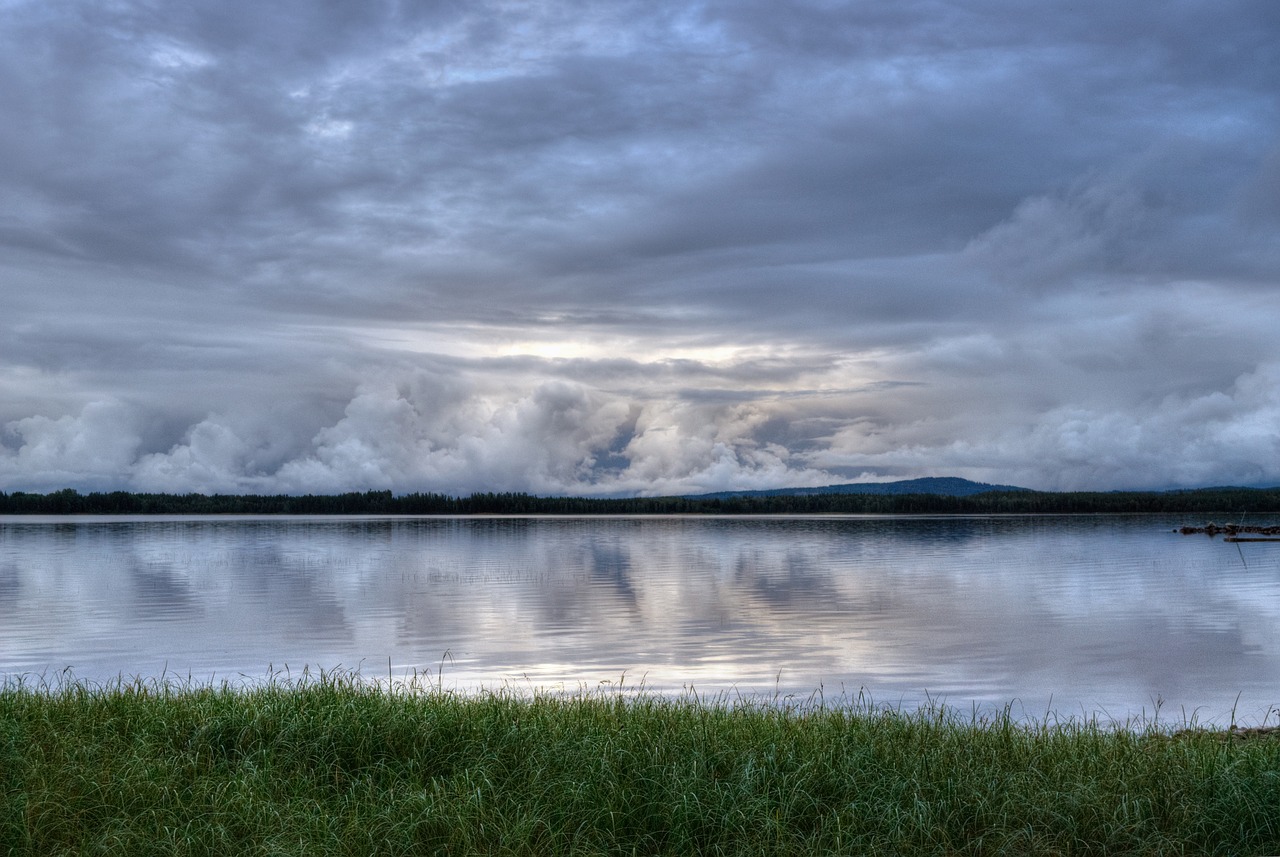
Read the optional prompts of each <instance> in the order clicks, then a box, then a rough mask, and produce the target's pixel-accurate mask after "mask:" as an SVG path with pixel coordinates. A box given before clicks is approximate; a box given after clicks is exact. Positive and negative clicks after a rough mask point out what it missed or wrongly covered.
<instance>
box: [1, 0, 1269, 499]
mask: <svg viewBox="0 0 1280 857" xmlns="http://www.w3.org/2000/svg"><path fill="white" fill-rule="evenodd" d="M0 9H2V10H3V14H2V17H0V110H3V112H4V115H5V117H6V122H5V125H4V128H3V129H0V190H2V191H3V193H0V277H2V280H0V423H2V424H3V428H2V429H0V488H9V489H12V488H22V487H31V488H42V489H43V488H56V487H61V486H62V485H64V484H71V485H75V486H77V487H107V486H125V487H141V488H149V487H156V488H164V489H166V490H187V489H200V490H214V489H216V490H342V489H347V488H363V487H392V488H395V489H397V490H401V489H403V490H410V489H424V490H456V491H466V490H477V489H486V488H494V487H500V488H513V489H529V490H539V491H573V492H595V491H604V492H626V491H643V492H660V491H669V490H671V491H674V490H700V489H704V488H705V489H710V488H720V487H733V486H741V487H765V486H768V485H774V484H801V483H804V484H809V483H815V482H823V481H834V480H835V479H836V478H837V477H840V478H845V477H847V476H849V475H854V476H856V475H858V474H859V473H864V472H865V473H867V474H873V475H874V474H881V475H927V474H930V473H958V474H960V475H968V476H972V477H975V478H982V479H987V480H988V481H999V482H1011V481H1018V480H1021V481H1023V482H1025V483H1027V484H1031V485H1034V486H1037V487H1098V488H1109V487H1141V486H1148V485H1150V486H1162V485H1173V484H1194V483H1198V482H1202V481H1208V482H1228V481H1249V482H1280V469H1278V466H1277V464H1276V462H1277V461H1280V456H1277V455H1276V453H1277V452H1278V451H1280V450H1278V449H1277V445H1276V444H1277V441H1276V436H1277V432H1276V431H1275V426H1276V425H1277V424H1278V421H1280V403H1278V402H1277V398H1276V394H1275V393H1274V392H1273V390H1274V387H1273V383H1274V382H1275V379H1276V378H1277V377H1278V373H1280V357H1278V356H1277V354H1276V351H1275V347H1274V330H1275V327H1276V322H1277V321H1280V297H1277V295H1276V293H1275V289H1274V286H1275V285H1276V273H1275V272H1276V271H1277V270H1280V242H1276V241H1275V240H1274V237H1275V234H1276V229H1277V226H1280V168H1278V167H1277V164H1280V154H1278V153H1280V97H1278V96H1277V94H1276V89H1275V81H1276V80H1280V39H1278V38H1277V36H1280V9H1278V8H1277V7H1276V6H1275V4H1273V3H1270V2H1264V0H1259V2H1247V0H1237V1H1236V2H1228V3H1225V4H1224V3H1212V4H1211V3H1206V2H1175V3H1159V4H1157V3H1149V2H1138V3H1126V4H1108V3H1102V2H1090V3H1074V4H1070V5H1056V6H1051V7H1041V6H1032V5H1026V4H1019V3H1010V2H1004V0H970V2H959V0H956V2H944V0H929V2H902V3H892V4H889V3H851V4H827V3H816V2H813V3H807V2H758V3H756V2H732V3H715V2H708V3H703V4H694V5H689V4H674V3H672V4H665V3H643V4H639V3H637V4H627V3H618V4H606V5H601V4H578V3H573V2H555V3H545V4H538V5H535V6H527V5H524V4H507V3H501V2H489V3H465V4H464V3H444V2H442V3H411V2H399V3H397V2H381V3H376V2H375V3H366V4H351V3H337V2H335V3H319V4H317V3H301V2H297V3H275V4H267V5H264V4H253V3H240V2H229V3H218V4H214V3H190V4H181V5H178V6H174V5H172V4H159V3H145V2H118V3H107V4H103V3H89V2H84V3H74V2H73V3H66V4H53V5H51V4H38V3H34V2H7V3H4V4H3V5H2V6H0ZM1156 449H1159V450H1164V452H1163V453H1162V454H1156V453H1155V452H1153V450H1156Z"/></svg>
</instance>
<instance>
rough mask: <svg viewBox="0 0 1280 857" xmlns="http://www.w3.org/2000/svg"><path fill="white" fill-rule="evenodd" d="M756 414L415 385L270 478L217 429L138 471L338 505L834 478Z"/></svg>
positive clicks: (359, 402) (379, 400) (612, 398)
mask: <svg viewBox="0 0 1280 857" xmlns="http://www.w3.org/2000/svg"><path fill="white" fill-rule="evenodd" d="M769 417H770V413H769V411H768V409H767V408H762V407H759V406H756V405H705V404H689V403H672V402H664V401H655V402H648V403H643V404H637V403H635V402H632V401H631V400H630V399H628V398H626V397H623V396H620V395H617V394H612V393H607V392H604V391H601V390H598V389H594V388H592V387H589V386H587V385H584V384H580V383H574V382H571V381H565V380H557V379H549V380H542V381H540V382H537V383H535V384H534V385H533V386H532V388H531V389H528V390H527V391H524V392H520V391H514V392H512V391H508V392H506V393H503V392H501V391H495V390H483V389H480V388H477V387H469V386H468V385H466V384H465V383H462V382H459V381H458V380H457V379H450V380H443V381H442V380H441V379H440V378H439V377H436V376H430V375H427V374H425V373H417V374H414V375H412V376H406V377H402V378H399V379H392V378H384V379H383V380H382V381H380V382H377V383H369V384H366V385H365V386H363V387H362V388H361V389H360V390H359V391H357V393H356V395H355V396H354V397H353V398H352V399H351V401H350V403H349V404H348V405H347V407H346V409H345V412H344V414H343V416H342V418H341V419H339V420H338V421H337V422H336V423H334V424H332V425H329V426H325V427H323V428H321V429H320V430H319V431H318V432H316V434H315V437H314V439H313V441H312V443H311V445H310V448H309V449H308V450H306V451H304V452H302V453H301V454H298V455H296V456H294V457H292V458H290V459H289V460H287V461H285V462H283V463H282V464H281V465H280V466H279V467H278V468H276V469H275V470H274V471H271V472H267V471H265V470H263V469H262V467H261V465H260V464H255V461H256V460H259V461H260V460H261V458H262V455H261V454H260V451H259V450H257V448H256V447H255V445H254V444H253V443H252V442H250V441H249V440H247V439H246V438H245V437H244V436H242V435H241V434H240V433H238V432H237V430H236V429H235V428H233V427H232V426H231V425H230V424H229V422H230V421H228V420H226V419H223V418H216V417H210V418H208V419H206V420H203V421H202V422H200V423H199V424H197V425H196V426H194V427H192V428H191V429H190V430H189V431H188V432H187V435H186V437H185V439H184V441H183V442H182V443H179V444H176V445H174V446H173V447H172V448H171V449H170V450H169V451H168V452H165V453H151V454H146V455H143V456H141V457H140V458H139V459H138V460H137V462H136V463H133V464H131V466H129V467H128V468H127V470H128V471H129V473H130V476H129V477H128V484H129V486H130V487H133V488H136V489H139V490H148V491H186V490H200V491H206V492H213V491H224V492H226V491H240V492H257V493H275V492H287V493H332V492H339V491H350V490H374V489H376V490H382V489H387V488H390V489H392V490H395V491H397V492H400V493H405V492H411V491H434V492H445V493H454V494H466V493H470V492H473V491H480V490H486V491H490V490H491V491H529V492H533V493H541V494H651V495H652V494H663V493H691V492H701V491H715V490H724V489H740V488H754V487H772V486H776V485H778V484H780V483H786V484H826V483H830V482H832V481H834V480H835V478H836V477H834V476H832V475H831V474H829V473H823V472H821V471H818V470H814V469H811V468H803V467H801V468H795V467H793V464H792V455H791V453H790V452H789V451H788V450H787V449H786V448H785V447H783V446H781V445H779V444H776V443H771V442H769V441H767V440H764V439H762V438H760V437H759V436H758V434H759V432H758V429H759V428H760V426H761V425H762V424H763V423H765V422H766V421H767V420H768V419H769Z"/></svg>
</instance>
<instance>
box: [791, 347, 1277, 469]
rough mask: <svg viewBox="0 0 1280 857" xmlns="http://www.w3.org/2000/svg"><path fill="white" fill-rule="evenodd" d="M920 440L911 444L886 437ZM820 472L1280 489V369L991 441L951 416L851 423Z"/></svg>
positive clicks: (1068, 411)
mask: <svg viewBox="0 0 1280 857" xmlns="http://www.w3.org/2000/svg"><path fill="white" fill-rule="evenodd" d="M886 435H887V436H888V437H890V438H894V437H900V436H914V438H915V440H914V442H912V443H910V444H902V445H895V444H892V443H885V442H884V437H885V436H886ZM811 460H812V461H813V463H814V464H816V465H817V466H821V467H867V468H876V469H879V470H881V471H884V470H891V471H897V472H917V471H920V470H921V469H930V470H933V471H935V472H938V473H956V474H959V475H963V476H967V477H969V478H972V479H977V480H983V481H1006V482H1012V483H1013V484H1018V485H1024V486H1026V487H1032V488H1040V489H1046V490H1094V489H1097V488H1098V486H1123V487H1126V488H1131V489H1142V488H1149V489H1164V488H1171V487H1196V486H1203V485H1255V484H1276V483H1280V364H1278V363H1270V364H1267V365H1264V366H1260V367H1258V368H1257V369H1256V370H1254V371H1251V372H1248V373H1246V374H1244V375H1242V376H1240V377H1239V378H1238V379H1237V380H1236V382H1235V383H1234V384H1233V385H1232V387H1231V388H1230V389H1229V390H1227V391H1213V392H1209V393H1204V394H1199V395H1169V396H1166V397H1164V398H1162V399H1161V400H1159V401H1158V402H1154V403H1149V404H1147V405H1146V406H1144V407H1142V408H1139V409H1133V408H1127V409H1124V410H1104V409H1102V408H1097V407H1093V408H1090V407H1080V406H1075V405H1071V406H1057V407H1052V408H1049V409H1047V410H1045V411H1044V412H1042V413H1039V414H1035V415H1031V416H1030V417H1029V418H1028V419H1026V420H1025V421H1023V422H1020V423H1018V424H1013V425H1010V424H1005V423H1003V422H1002V421H992V423H991V424H990V425H989V431H988V433H987V434H986V435H985V436H984V435H982V434H980V433H978V432H975V431H972V430H967V431H963V432H960V431H956V430H955V427H954V426H953V425H950V424H949V421H948V420H947V419H945V418H930V419H928V420H922V421H919V422H916V423H914V424H910V425H906V426H889V427H884V426H879V427H870V426H867V425H865V424H860V425H851V426H849V427H846V428H845V429H843V430H842V431H841V432H839V433H838V434H837V435H836V436H835V437H834V438H833V439H832V443H831V446H830V448H829V449H828V450H825V451H823V452H821V453H818V454H815V455H813V456H811Z"/></svg>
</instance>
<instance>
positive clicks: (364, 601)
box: [0, 516, 1280, 722]
mask: <svg viewBox="0 0 1280 857" xmlns="http://www.w3.org/2000/svg"><path fill="white" fill-rule="evenodd" d="M1183 523H1204V522H1203V521H1188V520H1186V519H1183V518H1168V517H1155V516H1106V517H1067V516H1063V517H1058V516H1044V517H1034V516H1031V517H1029V516H1010V517H1001V516H997V517H960V518H956V517H950V518H919V517H866V516H857V517H829V516H818V517H786V518H778V517H769V518H764V517H635V518H613V517H609V518H599V517H594V518H559V517H542V518H536V517H535V518H505V517H471V518H370V517H342V518H337V517H268V518H252V517H239V516H236V517H209V518H173V517H91V516H85V517H25V516H7V517H0V674H3V675H4V676H5V677H7V678H8V679H9V680H13V679H15V678H16V677H20V676H21V677H24V681H28V682H31V681H39V680H40V677H43V678H44V679H45V680H49V681H52V680H55V679H56V678H57V677H58V676H60V675H63V674H65V675H67V676H74V677H75V678H78V679H85V680H90V681H103V680H108V679H111V678H114V677H116V676H119V675H122V674H123V675H125V676H135V675H140V676H144V677H158V676H168V677H171V678H178V679H182V680H186V679H188V678H189V679H191V680H193V681H196V682H200V683H208V682H214V683H217V682H220V681H222V680H230V681H232V682H241V681H260V680H263V679H264V678H265V677H266V676H268V675H269V674H270V672H271V671H273V670H274V671H277V672H284V671H286V670H287V671H288V674H289V675H294V676H296V675H297V674H298V673H299V672H301V671H302V670H303V669H304V668H309V669H311V670H312V671H313V672H314V671H315V670H318V669H326V670H328V669H335V668H345V669H358V670H359V671H360V672H361V674H363V675H366V676H368V677H370V678H377V677H383V678H385V677H387V676H388V675H389V676H391V677H392V678H393V679H396V680H399V679H404V678H405V677H407V676H412V675H414V674H415V673H416V674H418V675H419V676H420V677H424V678H428V679H430V680H431V681H432V682H433V683H440V684H443V686H445V687H448V688H460V689H472V688H476V687H478V686H484V687H491V688H493V687H502V686H504V685H509V686H515V687H519V688H533V687H538V688H553V689H565V690H570V691H573V690H578V689H582V688H586V689H599V688H605V689H613V688H617V686H618V685H619V684H622V686H623V687H624V688H626V687H639V686H641V685H643V686H644V687H646V688H649V689H650V690H652V691H653V692H663V693H684V692H688V690H689V689H690V688H692V689H693V690H694V691H695V692H696V693H698V694H699V695H705V696H708V697H714V696H716V695H718V694H720V695H728V696H730V697H736V696H737V695H739V694H741V695H765V696H768V697H775V696H777V697H780V698H783V699H786V698H792V699H808V698H809V697H810V696H812V695H813V694H815V693H817V694H820V695H821V696H822V697H823V698H825V699H827V700H828V701H831V700H836V699H839V698H841V697H842V696H843V697H845V698H855V697H857V695H858V694H859V693H860V692H861V693H862V694H863V695H864V699H866V698H868V697H869V698H870V699H871V700H872V701H873V702H874V703H875V704H880V705H890V706H899V705H901V706H903V707H907V708H912V709H914V708H915V707H916V706H917V705H919V704H921V703H924V702H926V701H928V700H933V701H941V702H944V703H946V704H948V705H953V706H957V707H960V708H964V709H966V710H967V709H968V708H969V707H970V706H972V705H977V706H978V707H980V708H982V709H984V710H986V709H998V708H999V707H1000V706H1003V705H1005V704H1007V703H1012V704H1013V710H1014V713H1015V715H1016V716H1019V717H1022V718H1033V719H1035V718H1039V717H1043V716H1044V715H1045V713H1046V712H1048V711H1053V712H1055V713H1057V714H1058V715H1059V716H1064V717H1065V716H1080V715H1093V714H1097V715H1099V716H1101V717H1104V718H1108V719H1126V718H1130V717H1135V716H1144V715H1145V716H1147V717H1150V716H1151V715H1152V714H1153V713H1155V711H1156V710H1157V709H1160V718H1161V719H1162V720H1175V721H1180V720H1182V719H1184V718H1189V717H1190V716H1191V715H1192V714H1193V713H1194V714H1195V716H1196V717H1197V718H1198V719H1200V720H1201V721H1205V720H1212V721H1215V722H1219V721H1223V722H1225V721H1229V720H1230V717H1231V712H1232V710H1233V707H1235V708H1236V711H1237V713H1236V716H1237V719H1238V720H1240V721H1242V722H1259V721H1261V720H1263V719H1264V718H1265V717H1266V716H1267V715H1268V712H1270V711H1271V710H1272V706H1275V705H1280V647H1278V646H1277V642H1278V641H1280V633H1278V630H1277V629H1278V627H1280V625H1278V620H1280V544H1268V543H1249V544H1228V543H1224V542H1223V541H1221V540H1220V539H1210V538H1208V537H1205V536H1180V535H1177V534H1174V533H1172V532H1171V530H1172V529H1173V528H1174V527H1175V526H1178V525H1180V524H1183ZM64 671H65V673H64ZM1271 719H1272V722H1275V720H1276V714H1275V713H1272V714H1271Z"/></svg>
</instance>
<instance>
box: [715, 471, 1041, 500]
mask: <svg viewBox="0 0 1280 857" xmlns="http://www.w3.org/2000/svg"><path fill="white" fill-rule="evenodd" d="M1030 490H1031V489H1030V488H1018V487H1016V486H1014V485H988V484H987V483H986V482H971V481H969V480H968V479H961V478H959V477H957V476H926V477H924V478H923V479H904V480H901V481H899V482H849V483H846V484H844V485H824V486H822V487H819V488H769V489H766V490H763V491H718V492H716V493H714V494H695V495H692V496H691V498H690V499H694V500H727V499H729V498H730V497H809V496H813V495H815V494H934V495H937V496H940V497H969V496H972V495H974V494H984V493H986V492H988V491H1030Z"/></svg>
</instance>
